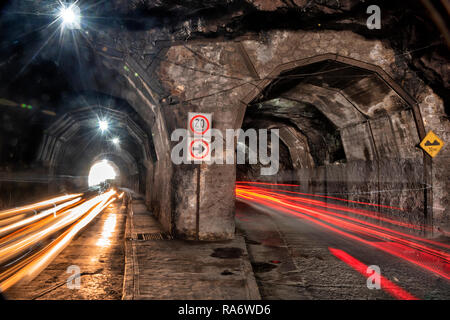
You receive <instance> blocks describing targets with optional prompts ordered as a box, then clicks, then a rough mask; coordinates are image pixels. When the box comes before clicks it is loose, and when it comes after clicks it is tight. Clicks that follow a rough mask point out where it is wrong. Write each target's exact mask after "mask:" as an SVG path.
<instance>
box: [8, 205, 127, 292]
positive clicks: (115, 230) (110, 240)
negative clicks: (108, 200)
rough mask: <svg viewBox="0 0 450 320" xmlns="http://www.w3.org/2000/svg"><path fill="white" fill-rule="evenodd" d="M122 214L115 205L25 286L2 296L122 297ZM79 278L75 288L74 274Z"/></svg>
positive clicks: (119, 207)
mask: <svg viewBox="0 0 450 320" xmlns="http://www.w3.org/2000/svg"><path fill="white" fill-rule="evenodd" d="M125 222H126V211H125V208H124V207H121V202H115V203H113V204H111V205H110V206H109V207H108V208H106V209H105V210H104V211H103V212H102V213H101V214H99V215H98V216H97V217H96V218H95V219H94V220H93V221H92V222H91V223H90V224H89V225H88V226H87V227H86V228H85V229H84V230H83V231H82V232H81V233H80V234H78V236H77V237H76V238H75V239H74V240H73V241H72V242H71V243H70V245H69V246H68V247H67V248H65V249H64V251H63V252H62V253H61V254H60V255H58V257H56V259H55V260H54V261H53V262H52V263H51V264H50V265H49V266H48V267H47V268H46V269H45V270H44V271H43V272H41V273H40V274H39V275H38V277H36V278H35V279H34V280H33V281H31V282H30V283H28V284H20V283H19V284H17V285H16V286H14V287H12V288H11V289H9V290H8V291H7V292H6V293H5V296H6V298H8V299H14V300H21V299H26V300H34V299H36V300H61V299H64V300H116V299H121V297H122V287H123V273H124V260H125V257H124V232H125ZM77 270H79V272H80V274H81V277H80V278H79V279H80V283H79V286H78V283H77V279H76V278H74V272H76V271H77Z"/></svg>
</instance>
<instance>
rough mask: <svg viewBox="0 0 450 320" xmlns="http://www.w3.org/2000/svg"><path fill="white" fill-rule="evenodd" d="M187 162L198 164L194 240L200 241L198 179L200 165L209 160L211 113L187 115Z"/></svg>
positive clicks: (191, 113) (190, 113)
mask: <svg viewBox="0 0 450 320" xmlns="http://www.w3.org/2000/svg"><path fill="white" fill-rule="evenodd" d="M187 125H188V131H189V136H188V137H187V139H186V140H187V144H188V145H187V147H188V148H187V150H188V154H187V160H188V161H189V162H191V161H194V163H198V164H199V166H198V168H197V212H196V225H195V229H196V230H195V231H196V238H197V240H200V177H201V172H200V170H201V163H202V162H208V161H210V160H211V125H212V114H211V113H194V112H189V114H188V124H187Z"/></svg>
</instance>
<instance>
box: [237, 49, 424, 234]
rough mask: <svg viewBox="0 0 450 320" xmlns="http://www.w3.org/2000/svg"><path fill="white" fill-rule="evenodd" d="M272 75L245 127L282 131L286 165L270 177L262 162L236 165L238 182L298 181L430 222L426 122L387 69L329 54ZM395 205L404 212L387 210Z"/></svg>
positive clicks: (305, 189) (253, 100)
mask: <svg viewBox="0 0 450 320" xmlns="http://www.w3.org/2000/svg"><path fill="white" fill-rule="evenodd" d="M270 78H275V79H276V80H265V81H263V84H261V87H262V85H264V87H263V88H264V89H263V90H261V91H260V92H258V93H257V94H256V95H255V96H253V97H250V98H248V101H249V104H248V107H247V110H246V113H245V117H244V119H243V124H242V127H243V129H244V130H245V129H249V128H256V129H268V130H273V129H277V130H279V161H280V164H279V171H278V173H277V174H275V175H273V176H263V175H261V174H260V168H261V164H256V165H255V164H254V165H248V164H246V165H237V175H236V177H237V181H256V182H271V183H283V184H297V185H298V187H297V188H296V190H295V191H298V192H302V193H305V194H316V195H321V196H333V197H338V198H342V199H345V200H347V201H350V202H348V203H349V204H350V205H353V204H355V203H358V202H361V203H371V204H376V206H377V210H378V211H382V210H383V211H386V212H385V214H386V215H388V216H390V215H392V216H395V218H396V219H402V220H404V221H405V222H407V223H419V224H422V225H423V226H425V225H427V224H429V223H430V220H429V218H430V216H432V209H431V208H430V207H428V205H427V203H429V201H430V199H431V195H430V193H429V192H428V191H429V190H427V189H428V188H427V183H426V182H424V181H429V179H430V177H429V174H430V170H431V168H430V163H429V161H428V159H427V158H426V157H423V154H422V152H421V151H420V150H419V149H418V148H417V147H416V145H417V141H419V140H420V138H419V137H422V136H423V135H424V129H423V123H422V121H421V120H420V119H421V118H417V117H416V116H417V112H418V111H417V107H415V103H414V102H413V101H412V98H411V97H410V96H409V95H407V94H406V93H405V91H404V90H403V89H401V88H400V87H398V86H397V85H396V84H395V83H394V82H393V81H392V80H391V79H390V78H389V77H388V76H387V75H386V74H385V73H384V72H383V70H381V69H380V68H378V67H375V66H373V65H369V64H366V63H363V62H360V61H357V60H353V59H345V58H343V57H336V56H335V55H326V54H325V55H320V56H316V57H311V58H308V59H304V60H300V61H296V62H292V63H289V64H284V65H281V66H280V67H278V68H275V70H274V71H273V72H272V73H271V76H270ZM270 148H271V146H270V143H269V149H270ZM427 179H428V180H427ZM394 207H395V208H404V210H402V211H401V212H400V213H399V212H397V211H395V210H394V211H389V209H387V208H394Z"/></svg>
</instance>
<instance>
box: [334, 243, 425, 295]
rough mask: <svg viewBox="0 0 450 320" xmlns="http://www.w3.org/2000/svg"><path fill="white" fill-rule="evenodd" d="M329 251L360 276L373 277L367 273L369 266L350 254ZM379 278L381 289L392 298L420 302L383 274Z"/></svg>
mask: <svg viewBox="0 0 450 320" xmlns="http://www.w3.org/2000/svg"><path fill="white" fill-rule="evenodd" d="M328 249H329V250H330V252H331V253H332V254H333V255H334V256H335V257H336V258H338V259H340V260H342V261H343V262H345V263H346V264H348V265H349V266H350V267H352V268H353V269H355V270H356V271H358V272H359V273H360V274H362V275H363V276H365V277H366V278H368V277H369V276H371V274H370V275H369V274H368V273H367V269H368V266H366V265H365V264H364V263H362V262H361V261H359V260H357V259H355V258H354V257H352V256H351V255H349V254H348V253H346V252H344V251H342V250H339V249H334V248H328ZM374 272H376V271H375V270H374ZM378 277H379V278H380V284H381V288H382V289H383V290H384V291H386V292H387V293H389V294H390V295H391V296H393V297H394V298H396V299H399V300H419V299H418V298H416V297H414V296H413V295H412V294H410V293H409V292H407V291H405V290H403V289H402V288H400V287H399V286H397V285H395V284H394V283H392V282H391V281H389V280H388V279H387V278H385V277H383V276H382V275H381V274H378Z"/></svg>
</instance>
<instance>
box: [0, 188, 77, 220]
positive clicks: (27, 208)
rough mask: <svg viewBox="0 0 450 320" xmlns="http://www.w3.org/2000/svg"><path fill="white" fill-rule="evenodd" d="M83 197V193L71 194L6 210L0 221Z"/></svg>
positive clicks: (0, 213)
mask: <svg viewBox="0 0 450 320" xmlns="http://www.w3.org/2000/svg"><path fill="white" fill-rule="evenodd" d="M80 196H82V194H81V193H77V194H69V195H65V196H61V197H57V198H53V199H49V200H45V201H41V202H38V203H34V204H30V205H26V206H23V207H20V208H14V209H9V210H4V211H0V219H4V218H6V217H8V216H10V215H13V214H17V213H24V212H27V211H31V210H38V209H42V208H45V207H48V206H51V205H55V204H57V203H60V202H63V201H66V200H70V199H73V198H76V197H80Z"/></svg>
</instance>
